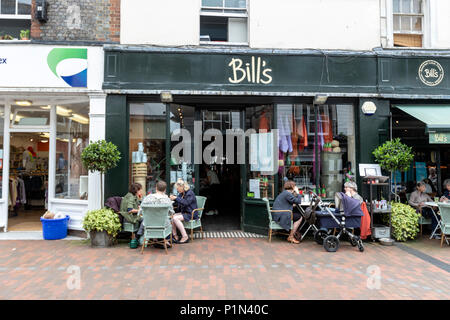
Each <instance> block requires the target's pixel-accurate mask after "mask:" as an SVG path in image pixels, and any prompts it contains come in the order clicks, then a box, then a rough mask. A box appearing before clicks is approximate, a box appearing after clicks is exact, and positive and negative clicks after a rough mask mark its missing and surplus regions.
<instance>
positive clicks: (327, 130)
mask: <svg viewBox="0 0 450 320" xmlns="http://www.w3.org/2000/svg"><path fill="white" fill-rule="evenodd" d="M321 119H322V123H323V139H324V141H325V143H329V142H331V141H333V127H332V123H331V120H330V117H329V116H328V115H326V114H322V115H321Z"/></svg>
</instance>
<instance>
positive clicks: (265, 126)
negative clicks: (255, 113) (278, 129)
mask: <svg viewBox="0 0 450 320" xmlns="http://www.w3.org/2000/svg"><path fill="white" fill-rule="evenodd" d="M264 130H265V131H266V132H269V130H270V123H269V119H267V116H266V112H265V111H263V112H262V113H261V116H260V117H259V131H264Z"/></svg>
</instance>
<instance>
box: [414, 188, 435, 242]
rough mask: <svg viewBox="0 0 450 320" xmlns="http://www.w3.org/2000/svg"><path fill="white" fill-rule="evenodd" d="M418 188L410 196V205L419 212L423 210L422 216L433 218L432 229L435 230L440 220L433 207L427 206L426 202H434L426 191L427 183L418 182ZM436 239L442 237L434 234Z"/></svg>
mask: <svg viewBox="0 0 450 320" xmlns="http://www.w3.org/2000/svg"><path fill="white" fill-rule="evenodd" d="M416 188H417V190H416V191H414V192H413V193H411V196H410V197H409V201H408V203H409V205H410V206H411V207H413V208H415V209H416V210H417V212H420V211H422V216H423V217H425V218H431V231H432V232H433V231H434V229H435V228H436V226H437V224H438V221H437V220H436V218H435V215H434V214H433V209H431V208H430V207H427V206H425V202H433V200H432V199H431V198H430V196H429V195H428V194H426V193H425V191H426V186H425V183H423V182H422V181H421V182H418V183H417V186H416ZM434 238H435V239H440V236H438V235H434Z"/></svg>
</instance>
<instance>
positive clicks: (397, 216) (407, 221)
mask: <svg viewBox="0 0 450 320" xmlns="http://www.w3.org/2000/svg"><path fill="white" fill-rule="evenodd" d="M391 205H392V221H391V222H392V236H393V237H394V238H395V239H396V240H397V241H406V240H408V239H415V238H416V236H417V233H418V232H419V217H420V214H418V213H417V212H416V210H415V209H414V208H413V207H411V206H410V205H407V204H403V203H399V202H392V203H391ZM384 219H385V220H384V222H385V223H386V224H388V223H389V221H388V220H389V216H388V215H384Z"/></svg>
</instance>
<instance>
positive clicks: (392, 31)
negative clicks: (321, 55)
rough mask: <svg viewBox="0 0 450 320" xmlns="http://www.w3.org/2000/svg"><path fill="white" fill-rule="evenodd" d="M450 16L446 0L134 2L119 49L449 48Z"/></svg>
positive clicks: (126, 10)
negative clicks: (131, 46) (124, 46)
mask: <svg viewBox="0 0 450 320" xmlns="http://www.w3.org/2000/svg"><path fill="white" fill-rule="evenodd" d="M449 17H450V2H449V1H446V0H405V1H403V0H339V1H336V0H321V1H310V0H281V1H277V2H276V3H275V2H273V1H269V0H247V1H245V0H235V1H229V0H189V1H184V0H167V1H164V2H154V1H145V0H133V1H122V3H121V43H122V44H149V45H159V46H187V45H189V46H198V45H217V44H222V45H223V44H228V45H236V46H239V45H242V46H248V47H249V48H254V49H272V48H273V49H308V48H309V49H319V50H320V49H330V50H333V49H337V50H372V49H373V48H377V47H383V48H393V47H394V46H403V47H404V46H408V47H420V48H436V49H445V48H449V47H450V34H449V33H448V32H446V30H448V27H449V24H450V19H449Z"/></svg>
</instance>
